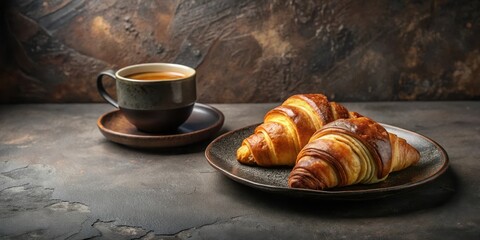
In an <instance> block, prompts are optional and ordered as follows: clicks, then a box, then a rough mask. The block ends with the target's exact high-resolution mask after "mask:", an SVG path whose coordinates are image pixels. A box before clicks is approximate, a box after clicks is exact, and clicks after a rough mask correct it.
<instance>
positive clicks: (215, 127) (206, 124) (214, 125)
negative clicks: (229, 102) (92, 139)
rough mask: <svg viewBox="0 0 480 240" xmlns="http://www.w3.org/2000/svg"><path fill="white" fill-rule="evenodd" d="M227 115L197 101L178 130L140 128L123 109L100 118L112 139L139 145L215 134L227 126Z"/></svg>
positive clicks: (176, 143) (101, 127) (103, 130)
mask: <svg viewBox="0 0 480 240" xmlns="http://www.w3.org/2000/svg"><path fill="white" fill-rule="evenodd" d="M224 120H225V117H224V116H223V113H222V112H220V111H219V110H218V109H216V108H214V107H211V106H208V105H205V104H201V103H195V106H194V108H193V111H192V114H191V115H190V117H189V118H188V119H187V121H185V123H183V124H182V125H181V126H180V127H179V128H178V129H177V130H176V131H175V132H173V133H168V134H151V133H145V132H141V131H138V130H137V128H136V127H135V126H134V125H132V124H131V123H130V122H129V121H128V120H127V119H126V118H125V116H124V115H123V114H122V113H121V111H120V110H115V111H112V112H108V113H105V114H104V115H102V116H101V117H100V118H98V121H97V126H98V129H99V130H100V132H101V133H102V134H103V135H104V136H105V137H106V138H107V139H108V140H110V141H112V142H116V143H119V144H123V145H126V146H130V147H135V148H167V147H178V146H184V145H188V144H192V143H195V142H199V141H202V140H205V139H207V138H208V137H211V136H212V135H213V134H215V133H217V132H218V131H219V130H220V129H221V128H222V126H223V122H224Z"/></svg>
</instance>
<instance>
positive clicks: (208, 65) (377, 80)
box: [0, 0, 480, 103]
mask: <svg viewBox="0 0 480 240" xmlns="http://www.w3.org/2000/svg"><path fill="white" fill-rule="evenodd" d="M0 4H2V6H1V7H2V13H1V14H2V19H1V21H0V22H1V23H0V28H1V29H0V30H1V32H0V34H1V36H0V43H2V44H1V47H0V54H1V60H0V67H1V71H0V83H1V85H0V102H89V101H101V99H100V97H99V96H98V94H97V92H96V89H95V82H94V81H95V76H96V74H97V73H98V72H100V71H101V70H104V69H109V68H114V69H118V68H119V67H122V66H126V65H129V64H135V63H141V62H176V63H182V64H186V65H189V66H192V67H195V68H196V69H197V70H198V86H199V89H198V93H199V101H201V102H211V103H213V102H267V101H280V100H282V99H284V98H286V97H287V96H289V95H291V94H294V93H299V92H323V93H325V94H326V95H327V96H329V97H330V98H331V99H333V100H336V101H350V100H360V101H366V100H372V101H375V100H444V99H479V98H480V40H479V39H480V19H479V17H480V1H470V0H465V1H455V0H432V1H407V0H397V1H353V0H351V1H350V0H347V1H334V0H324V1H314V0H298V1H296V0H290V1H283V0H278V1H255V0H243V1H237V0H201V1H183V0H161V1H160V0H159V1H140V0H138V1H121V0H103V1H82V0H50V1H40V0H23V1H13V0H8V1H2V3H0ZM110 89H111V90H113V84H112V86H110Z"/></svg>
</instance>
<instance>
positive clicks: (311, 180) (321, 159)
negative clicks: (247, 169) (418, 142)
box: [288, 117, 420, 190]
mask: <svg viewBox="0 0 480 240" xmlns="http://www.w3.org/2000/svg"><path fill="white" fill-rule="evenodd" d="M419 159H420V154H419V152H418V151H417V150H416V149H415V148H414V147H412V146H411V145H410V144H408V143H407V142H406V141H405V140H404V139H402V138H399V137H398V136H396V135H395V134H390V133H388V132H387V131H386V130H385V128H383V126H381V125H380V124H378V123H377V122H375V121H373V120H371V119H369V118H366V117H359V118H350V119H340V120H336V121H334V122H332V123H329V124H327V125H325V126H324V127H323V128H322V129H321V130H319V131H317V132H316V133H315V134H314V135H313V136H312V137H311V139H310V142H309V143H308V144H307V145H306V146H305V147H304V148H303V149H302V150H301V151H300V153H299V154H298V156H297V160H296V164H295V167H294V168H293V170H292V171H291V173H290V175H289V179H288V185H289V186H290V187H292V188H308V189H317V190H323V189H327V188H333V187H340V186H348V185H353V184H358V183H362V184H371V183H376V182H379V181H383V180H384V179H385V178H387V177H388V175H389V174H390V173H391V172H394V171H400V170H402V169H405V168H407V167H408V166H410V165H413V164H415V163H417V162H418V161H419Z"/></svg>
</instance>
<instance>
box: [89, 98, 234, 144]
mask: <svg viewBox="0 0 480 240" xmlns="http://www.w3.org/2000/svg"><path fill="white" fill-rule="evenodd" d="M194 108H203V109H207V110H208V111H211V112H213V113H214V114H215V117H216V121H215V122H214V123H212V124H210V125H209V126H207V127H205V128H202V129H198V130H196V131H192V132H186V133H180V134H164V135H159V134H151V135H135V134H128V133H122V132H118V131H114V130H112V129H109V128H107V127H106V126H105V125H104V124H103V121H104V119H105V117H107V116H108V115H111V114H116V113H118V112H119V111H120V110H119V109H115V110H112V111H108V112H106V113H104V114H102V115H101V116H100V117H99V118H98V119H97V127H98V129H99V130H100V132H101V133H102V134H103V135H104V136H105V137H106V138H107V139H108V140H110V141H113V142H116V143H119V144H123V145H127V146H132V147H141V148H154V147H164V144H154V145H152V146H141V145H138V144H128V143H125V142H124V141H118V140H117V139H112V138H111V137H110V136H107V135H111V136H115V137H123V138H129V139H140V140H142V141H148V140H156V141H162V142H164V141H168V140H171V139H174V138H179V139H180V138H186V137H188V136H192V135H193V136H197V135H204V134H207V133H210V132H212V134H213V132H217V131H219V130H220V129H221V128H222V126H223V124H224V122H225V116H224V115H223V113H222V112H221V111H220V110H218V109H217V108H215V107H213V106H210V105H208V104H203V103H195V105H194ZM196 141H197V140H196V139H194V138H192V140H191V141H187V142H186V144H182V145H187V144H191V143H194V142H196ZM169 146H181V145H168V146H166V147H169Z"/></svg>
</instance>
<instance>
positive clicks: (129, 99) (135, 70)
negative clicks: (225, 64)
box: [97, 63, 197, 133]
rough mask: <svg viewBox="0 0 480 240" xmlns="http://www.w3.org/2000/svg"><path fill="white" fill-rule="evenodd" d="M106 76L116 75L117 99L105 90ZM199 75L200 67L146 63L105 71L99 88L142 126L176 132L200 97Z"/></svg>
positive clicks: (160, 131)
mask: <svg viewBox="0 0 480 240" xmlns="http://www.w3.org/2000/svg"><path fill="white" fill-rule="evenodd" d="M104 76H109V77H111V78H113V79H115V82H116V85H115V87H116V93H117V100H115V99H114V98H112V96H111V95H110V94H109V93H107V91H106V90H105V87H104V85H103V79H104ZM195 76H196V71H195V70H194V69H193V68H190V67H187V66H184V65H179V64H172V63H144V64H137V65H131V66H127V67H124V68H122V69H120V70H118V71H116V72H115V71H113V70H107V71H103V72H101V73H100V74H99V75H98V76H97V89H98V92H99V93H100V95H101V96H102V97H103V98H104V99H105V100H106V101H107V102H108V103H110V104H111V105H113V106H114V107H116V108H118V109H120V111H121V112H122V113H123V115H124V116H125V117H126V119H127V120H128V121H129V122H130V123H132V124H133V125H134V126H135V127H136V128H137V129H138V130H140V131H143V132H148V133H162V132H173V131H175V130H176V129H177V128H178V127H179V126H180V125H182V124H183V123H184V122H185V121H186V120H187V119H188V117H189V116H190V115H191V113H192V111H193V106H194V104H195V101H196V99H197V92H196V80H195Z"/></svg>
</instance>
